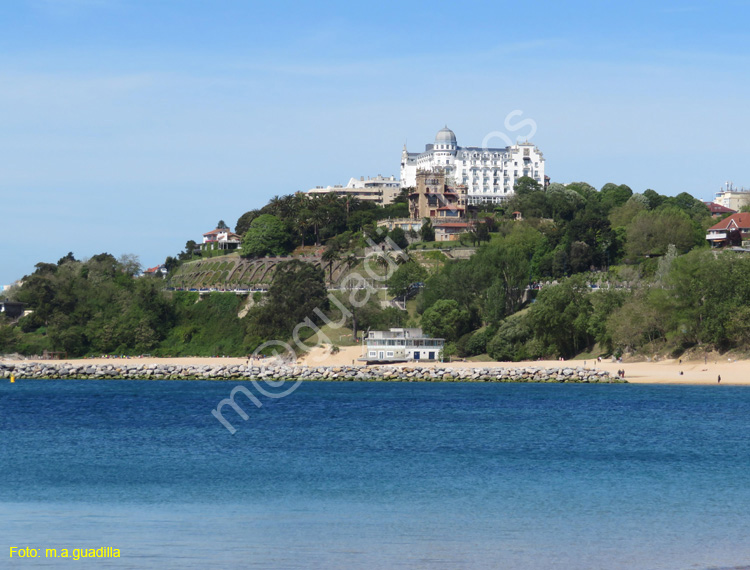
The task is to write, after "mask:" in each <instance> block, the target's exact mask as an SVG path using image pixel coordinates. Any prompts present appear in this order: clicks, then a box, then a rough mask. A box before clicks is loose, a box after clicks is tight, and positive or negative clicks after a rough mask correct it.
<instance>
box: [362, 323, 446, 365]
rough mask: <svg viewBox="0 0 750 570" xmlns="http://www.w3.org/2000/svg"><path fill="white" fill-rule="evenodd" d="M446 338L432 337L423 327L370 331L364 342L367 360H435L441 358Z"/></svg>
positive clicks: (364, 356)
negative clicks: (424, 331) (425, 334)
mask: <svg viewBox="0 0 750 570" xmlns="http://www.w3.org/2000/svg"><path fill="white" fill-rule="evenodd" d="M444 344H445V339H442V338H430V337H428V336H424V334H422V329H401V328H398V329H390V330H387V331H370V332H369V333H368V334H367V337H365V342H364V344H363V351H364V354H363V355H362V358H360V360H364V361H366V362H407V361H412V360H425V361H434V360H438V359H439V358H440V353H441V352H442V351H443V345H444Z"/></svg>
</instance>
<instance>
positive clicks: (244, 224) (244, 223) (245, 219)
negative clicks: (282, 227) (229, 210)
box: [234, 210, 260, 236]
mask: <svg viewBox="0 0 750 570" xmlns="http://www.w3.org/2000/svg"><path fill="white" fill-rule="evenodd" d="M258 216H260V212H259V211H258V210H250V211H249V212H245V213H244V214H242V215H241V216H240V217H239V219H238V220H237V224H236V225H235V226H234V232H235V233H236V234H238V235H241V236H242V235H245V232H246V231H247V229H248V228H249V227H250V224H252V223H253V220H254V219H255V218H257V217H258Z"/></svg>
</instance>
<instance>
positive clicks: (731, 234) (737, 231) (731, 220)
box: [706, 212, 750, 247]
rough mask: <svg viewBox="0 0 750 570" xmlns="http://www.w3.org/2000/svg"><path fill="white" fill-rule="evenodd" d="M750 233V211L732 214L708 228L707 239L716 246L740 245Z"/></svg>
mask: <svg viewBox="0 0 750 570" xmlns="http://www.w3.org/2000/svg"><path fill="white" fill-rule="evenodd" d="M749 234H750V213H747V212H745V213H741V214H732V215H731V216H729V217H728V218H725V219H723V220H721V221H720V222H719V223H718V224H716V225H715V226H711V227H710V228H708V233H707V234H706V239H707V240H708V241H709V242H711V245H713V246H715V247H722V246H725V245H740V244H741V243H742V240H744V239H748V235H749Z"/></svg>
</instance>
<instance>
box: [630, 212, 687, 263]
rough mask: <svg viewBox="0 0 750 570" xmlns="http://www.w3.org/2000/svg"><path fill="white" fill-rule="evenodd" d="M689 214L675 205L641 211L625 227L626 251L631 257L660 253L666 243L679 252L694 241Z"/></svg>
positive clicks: (662, 253) (657, 254)
mask: <svg viewBox="0 0 750 570" xmlns="http://www.w3.org/2000/svg"><path fill="white" fill-rule="evenodd" d="M695 241H696V236H695V231H694V227H693V224H692V222H691V220H690V217H689V216H688V215H687V214H686V213H685V212H683V211H682V210H680V209H678V208H675V207H665V208H663V209H659V210H655V211H649V212H641V213H640V214H638V215H636V216H635V218H633V221H632V222H631V223H630V225H628V227H627V243H626V246H625V248H626V251H627V254H628V256H629V257H630V258H631V259H636V258H640V257H653V256H660V255H664V254H665V253H666V251H667V246H669V244H674V245H675V247H676V248H677V250H678V251H679V252H681V253H685V252H687V251H688V250H689V249H690V248H692V247H693V245H695Z"/></svg>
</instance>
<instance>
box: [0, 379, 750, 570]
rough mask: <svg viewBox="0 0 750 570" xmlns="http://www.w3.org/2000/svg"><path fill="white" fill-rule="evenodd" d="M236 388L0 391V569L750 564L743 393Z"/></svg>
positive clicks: (36, 385)
mask: <svg viewBox="0 0 750 570" xmlns="http://www.w3.org/2000/svg"><path fill="white" fill-rule="evenodd" d="M236 384H237V383H234V382H218V381H211V382H199V381H190V382H181V381H112V380H110V381H93V380H82V381H75V380H65V381H49V380H18V381H17V382H16V383H15V384H10V383H8V382H7V381H4V382H3V383H2V384H0V430H1V432H0V436H1V437H2V445H1V446H0V543H1V545H2V546H3V549H2V550H0V567H7V568H36V567H40V568H44V567H48V568H67V567H70V568H81V567H87V568H154V569H156V568H300V569H310V568H326V569H328V568H331V569H348V568H368V569H369V568H502V569H558V568H559V569H565V570H569V569H597V570H598V569H625V568H627V569H634V568H642V569H655V570H658V569H685V570H687V569H707V568H712V569H713V568H738V567H744V566H748V565H750V388H742V387H730V386H700V387H688V386H656V385H565V384H484V383H466V384H464V383H445V384H438V383H386V382H381V383H324V382H320V383H315V382H310V383H303V384H301V385H300V387H299V388H298V389H297V390H295V391H294V392H292V393H291V394H289V395H288V396H287V397H285V398H282V399H272V398H264V397H263V396H262V395H261V394H257V392H255V393H256V394H257V396H258V399H259V401H260V402H261V404H262V405H261V407H256V406H255V405H253V404H252V403H251V402H250V401H249V400H246V399H244V397H238V398H237V400H238V402H239V403H240V404H241V405H242V407H243V409H244V410H245V412H246V413H247V415H248V416H249V417H248V419H247V420H246V421H243V420H242V419H241V418H240V417H239V416H237V415H236V414H235V412H234V411H232V410H231V408H229V407H225V408H224V415H225V417H226V418H227V419H228V420H229V421H230V422H231V423H232V425H233V426H234V427H235V428H236V430H237V431H236V433H235V434H234V435H230V433H229V431H228V430H227V429H226V428H225V427H224V426H223V425H222V424H221V423H219V421H217V419H216V418H215V417H214V416H213V415H211V413H210V412H211V410H212V409H215V408H216V406H217V404H218V403H219V402H220V401H221V400H222V399H223V398H226V397H227V396H228V395H229V392H230V391H231V389H232V388H233V387H234V386H235V385H236ZM243 385H245V386H246V387H247V388H248V389H249V390H251V391H253V390H254V387H253V386H252V385H251V384H249V383H246V384H243ZM10 547H32V548H36V549H38V551H39V556H38V557H37V558H33V559H32V558H17V557H14V558H10V557H9V549H10ZM102 547H113V548H117V549H118V550H119V552H120V557H119V558H100V559H94V560H92V559H82V560H78V561H73V560H71V559H61V558H57V559H53V558H47V557H45V549H46V548H55V549H57V551H61V549H63V548H67V549H70V551H72V549H87V548H102Z"/></svg>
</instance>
